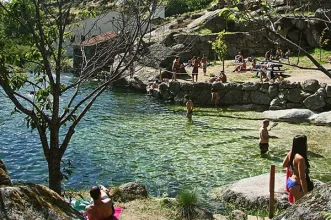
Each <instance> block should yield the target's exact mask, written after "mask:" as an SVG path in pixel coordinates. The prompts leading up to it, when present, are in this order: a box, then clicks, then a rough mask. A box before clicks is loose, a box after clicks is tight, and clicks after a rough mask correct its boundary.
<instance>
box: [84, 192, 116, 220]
mask: <svg viewBox="0 0 331 220" xmlns="http://www.w3.org/2000/svg"><path fill="white" fill-rule="evenodd" d="M107 192H109V190H108V189H106V188H105V187H104V186H93V187H92V189H91V190H90V195H91V197H92V198H93V204H92V205H89V206H87V207H86V214H87V216H88V218H89V220H107V219H112V216H113V214H114V207H113V202H112V200H111V199H110V198H109V197H108V195H107V194H106V193H107Z"/></svg>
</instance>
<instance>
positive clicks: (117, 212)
mask: <svg viewBox="0 0 331 220" xmlns="http://www.w3.org/2000/svg"><path fill="white" fill-rule="evenodd" d="M121 213H122V208H121V207H115V212H114V215H113V216H112V218H107V219H105V220H119V217H120V215H121ZM83 216H84V219H85V220H89V218H88V217H87V215H86V213H85V212H84V214H83Z"/></svg>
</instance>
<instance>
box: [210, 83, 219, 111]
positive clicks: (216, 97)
mask: <svg viewBox="0 0 331 220" xmlns="http://www.w3.org/2000/svg"><path fill="white" fill-rule="evenodd" d="M220 98H221V97H220V96H219V95H218V92H217V91H216V89H214V88H212V89H211V102H212V103H213V104H214V105H215V108H217V107H218V106H217V105H218V104H219V102H220Z"/></svg>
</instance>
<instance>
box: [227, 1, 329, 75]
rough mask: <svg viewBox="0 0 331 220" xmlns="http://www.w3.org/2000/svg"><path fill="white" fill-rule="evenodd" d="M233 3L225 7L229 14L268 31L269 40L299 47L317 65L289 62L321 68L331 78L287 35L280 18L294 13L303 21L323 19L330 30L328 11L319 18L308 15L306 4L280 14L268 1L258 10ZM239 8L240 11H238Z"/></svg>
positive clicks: (320, 65) (323, 69) (262, 31)
mask: <svg viewBox="0 0 331 220" xmlns="http://www.w3.org/2000/svg"><path fill="white" fill-rule="evenodd" d="M230 2H231V3H232V6H233V7H232V8H227V9H224V11H226V12H227V14H228V13H229V11H230V12H232V14H233V15H235V17H236V18H237V19H238V21H239V22H245V23H247V24H250V25H253V26H254V30H253V31H255V32H257V33H267V36H268V39H269V40H272V38H273V39H275V40H274V42H275V43H277V41H282V42H284V43H286V44H288V45H290V46H291V47H294V48H297V49H298V51H299V52H302V53H303V54H304V55H305V56H306V57H308V59H309V60H310V61H311V62H312V63H313V64H314V66H315V67H303V66H299V65H296V64H287V63H284V64H285V65H290V66H294V67H297V68H300V69H311V70H319V71H322V72H323V73H324V74H326V75H327V76H328V77H330V78H331V73H330V71H329V70H327V69H325V67H324V66H323V65H322V64H321V63H319V62H318V61H317V60H316V59H315V58H314V57H313V56H312V55H311V54H310V53H309V52H308V51H306V50H305V49H304V48H303V47H301V45H298V44H296V43H295V42H293V41H292V40H291V39H289V38H288V37H287V35H286V31H285V30H283V27H282V25H280V22H279V21H280V20H281V19H282V18H284V17H286V16H288V15H289V14H292V17H293V18H295V19H298V20H299V19H300V20H302V21H321V22H322V23H324V25H325V28H327V30H330V28H331V17H330V15H328V14H327V13H325V12H324V13H323V15H324V18H319V17H315V16H308V15H306V14H307V13H306V11H305V10H306V8H307V7H306V5H304V4H301V3H300V5H299V9H298V10H293V11H292V12H288V11H286V12H285V13H284V14H279V13H277V11H276V8H275V7H274V6H272V5H270V4H269V3H268V2H267V1H262V2H261V4H260V6H259V7H260V8H259V9H257V10H250V9H249V8H245V5H242V4H240V6H241V7H239V6H238V4H239V3H238V1H237V0H230ZM238 8H239V11H238Z"/></svg>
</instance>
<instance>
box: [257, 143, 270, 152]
mask: <svg viewBox="0 0 331 220" xmlns="http://www.w3.org/2000/svg"><path fill="white" fill-rule="evenodd" d="M259 147H260V150H261V154H265V153H267V151H268V148H269V144H268V143H259Z"/></svg>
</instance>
